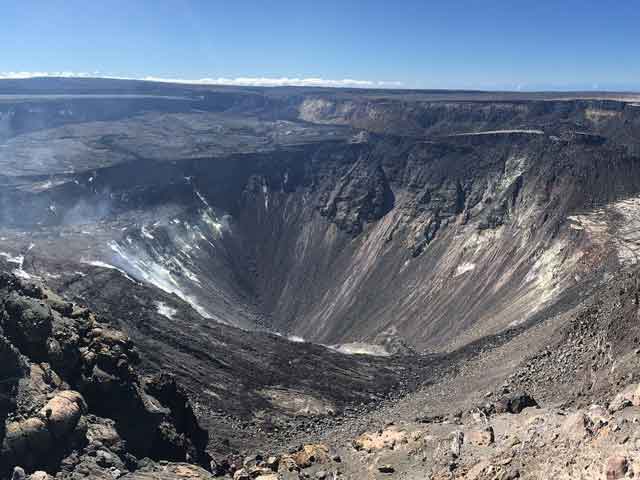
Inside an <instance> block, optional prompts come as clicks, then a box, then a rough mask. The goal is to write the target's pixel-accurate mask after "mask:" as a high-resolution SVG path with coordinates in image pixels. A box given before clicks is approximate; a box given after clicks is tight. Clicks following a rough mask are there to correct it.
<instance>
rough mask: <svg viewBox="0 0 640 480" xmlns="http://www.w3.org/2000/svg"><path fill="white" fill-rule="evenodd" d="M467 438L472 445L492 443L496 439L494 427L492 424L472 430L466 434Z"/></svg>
mask: <svg viewBox="0 0 640 480" xmlns="http://www.w3.org/2000/svg"><path fill="white" fill-rule="evenodd" d="M465 438H466V439H467V441H468V442H469V443H471V444H472V445H476V446H479V447H485V446H488V445H491V444H492V443H493V442H494V441H495V436H494V433H493V427H491V426H488V427H486V428H483V429H481V430H470V431H469V432H467V434H466V435H465Z"/></svg>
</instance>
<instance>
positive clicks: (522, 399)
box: [494, 392, 538, 414]
mask: <svg viewBox="0 0 640 480" xmlns="http://www.w3.org/2000/svg"><path fill="white" fill-rule="evenodd" d="M537 406H538V402H536V401H535V399H534V398H533V397H532V396H531V395H529V394H528V393H526V392H518V393H513V394H510V395H507V396H504V397H502V398H500V399H499V400H498V401H496V402H495V404H494V409H495V412H496V413H513V414H518V413H520V412H522V410H524V409H525V408H529V407H537Z"/></svg>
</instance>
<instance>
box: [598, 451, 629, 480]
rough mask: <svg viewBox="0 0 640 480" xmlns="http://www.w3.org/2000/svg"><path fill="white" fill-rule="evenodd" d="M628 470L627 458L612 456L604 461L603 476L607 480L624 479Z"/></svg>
mask: <svg viewBox="0 0 640 480" xmlns="http://www.w3.org/2000/svg"><path fill="white" fill-rule="evenodd" d="M628 469H629V462H628V460H627V457H625V456H623V455H612V456H610V457H609V458H607V460H606V461H605V464H604V476H605V478H606V479H607V480H617V479H619V478H624V477H625V474H626V473H627V470H628Z"/></svg>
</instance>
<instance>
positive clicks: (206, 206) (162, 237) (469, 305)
mask: <svg viewBox="0 0 640 480" xmlns="http://www.w3.org/2000/svg"><path fill="white" fill-rule="evenodd" d="M168 93H172V94H173V96H169V95H167V96H164V97H162V98H155V99H149V98H146V97H145V98H136V99H133V100H131V101H130V104H129V107H128V109H127V107H126V106H125V103H118V102H123V100H122V99H121V100H118V101H115V100H112V99H110V100H108V102H112V103H113V104H114V106H113V107H111V108H112V109H115V110H117V112H115V110H113V112H114V113H109V112H111V111H112V110H107V111H106V113H105V112H104V111H102V113H99V112H100V110H99V109H97V108H95V105H94V104H95V102H100V101H105V102H106V101H107V100H100V99H96V98H89V99H87V98H79V99H70V100H66V101H67V102H69V104H68V105H67V106H68V107H69V108H68V110H69V112H71V113H69V115H68V116H67V117H65V118H62V117H60V118H58V117H59V116H60V114H59V111H60V109H61V108H62V104H60V103H59V102H60V101H58V100H48V101H46V102H43V103H42V106H41V107H40V108H38V109H33V108H32V107H33V106H34V104H33V102H34V100H29V101H28V102H27V103H24V102H18V104H16V105H17V106H14V107H12V106H11V105H12V104H11V103H9V104H7V106H5V107H4V109H5V110H6V111H7V112H14V113H15V112H21V113H20V115H18V114H17V113H15V115H14V117H15V118H18V117H20V118H22V120H20V121H17V120H15V119H14V120H11V122H10V124H11V126H12V127H11V128H12V129H11V130H7V131H8V132H13V133H12V134H11V135H12V137H11V140H9V141H8V142H7V144H6V145H7V148H6V149H5V152H4V153H3V155H4V157H2V158H4V160H3V161H4V163H6V164H7V166H8V167H9V169H8V170H7V171H8V172H11V174H10V175H7V177H6V179H5V184H6V188H4V189H3V191H2V193H1V196H0V199H1V200H2V204H3V205H4V206H5V208H3V209H2V211H1V212H0V216H1V217H2V220H3V223H4V224H5V225H6V226H12V227H13V228H14V229H17V230H19V232H20V233H18V234H16V233H15V231H14V232H9V233H8V236H7V238H9V239H12V240H13V239H15V245H16V246H17V251H16V250H13V251H11V252H6V253H7V255H9V257H11V258H17V257H18V256H19V254H22V253H25V250H26V245H24V243H25V241H24V240H21V239H20V235H22V233H21V232H25V233H26V235H27V236H28V237H30V238H31V240H29V244H30V243H34V245H35V247H34V248H35V250H29V251H28V252H27V260H26V261H27V264H29V262H32V264H34V265H35V263H37V262H38V261H41V262H42V268H45V269H46V268H49V267H48V265H51V262H52V261H53V263H54V264H56V265H59V264H60V262H61V261H62V260H63V258H62V257H66V258H64V261H65V262H67V265H68V266H69V261H72V262H75V263H77V265H76V267H77V268H76V267H74V268H73V269H71V268H67V270H68V272H67V273H70V272H73V271H80V272H81V273H82V272H84V270H83V269H84V268H86V266H87V265H93V266H94V267H95V266H97V265H103V266H104V265H107V266H110V267H112V268H117V269H120V270H121V271H122V272H124V273H126V274H127V275H129V276H130V277H131V278H132V279H133V280H135V281H139V282H142V283H145V284H147V285H151V286H153V287H154V288H157V289H159V290H161V291H163V292H165V293H169V294H173V295H176V296H177V297H178V298H179V299H180V300H181V301H182V302H184V303H186V304H187V307H188V308H192V309H194V310H195V311H196V312H197V313H198V314H199V315H200V316H202V317H205V318H211V319H214V320H216V321H218V322H222V323H228V324H231V325H237V326H240V327H243V328H248V329H254V328H259V329H271V330H274V331H277V332H280V333H284V334H287V335H296V336H302V337H304V338H305V339H308V340H311V341H315V342H322V343H328V344H334V343H351V342H367V343H372V342H377V341H379V340H380V339H382V338H400V339H404V340H403V341H408V342H409V343H411V344H413V345H414V346H416V347H419V348H428V349H447V348H450V347H451V346H452V345H461V344H462V343H464V342H468V341H471V340H473V339H477V338H480V337H482V336H483V335H487V334H490V333H495V332H497V331H499V330H501V329H504V328H506V327H508V326H513V325H516V324H521V323H523V322H526V321H527V320H529V319H533V318H536V315H538V314H542V312H543V311H544V310H545V309H546V308H549V307H551V306H553V305H554V304H555V303H557V302H558V301H559V300H561V299H565V300H567V302H568V303H569V304H570V303H571V302H572V301H575V296H574V291H575V290H576V289H575V288H574V287H578V286H580V287H579V288H578V290H582V291H587V290H588V287H589V285H591V284H592V282H593V280H594V279H597V278H598V277H599V276H601V275H602V274H603V273H604V271H605V270H607V268H609V267H610V268H611V269H614V268H615V266H616V265H617V264H619V263H628V262H630V261H633V260H634V258H633V255H632V254H629V253H628V252H629V245H631V244H632V243H633V241H634V240H633V237H634V236H633V233H632V231H631V232H627V233H621V229H624V223H625V222H626V221H627V220H626V219H627V218H629V215H630V213H629V208H626V209H625V208H624V206H623V205H622V204H621V203H620V202H631V203H630V204H633V202H634V201H635V200H634V198H635V196H636V195H637V193H638V168H637V163H638V162H637V158H636V156H635V154H636V153H637V144H638V140H637V139H638V136H639V133H638V128H639V127H638V125H639V124H640V123H639V122H640V113H638V112H639V110H640V109H639V108H638V107H637V106H636V104H635V103H634V102H633V101H632V99H625V98H620V99H616V98H614V97H613V96H612V95H605V96H603V98H602V99H591V100H589V99H580V98H565V99H563V98H558V96H557V95H550V96H549V98H539V97H537V96H535V95H534V96H532V98H524V97H522V98H521V97H517V95H516V94H504V95H503V96H502V97H501V96H500V95H499V94H497V95H494V97H495V98H489V97H488V94H475V97H474V94H472V93H464V92H462V93H459V94H458V96H459V97H460V98H458V99H456V98H454V97H455V94H454V93H450V94H447V93H446V92H443V93H440V94H437V93H433V92H432V93H428V92H427V93H422V94H420V93H415V92H414V93H407V94H399V93H397V92H396V93H391V94H387V95H386V96H385V95H381V94H379V93H373V92H363V93H361V94H355V93H347V92H341V91H339V92H331V91H322V90H320V91H317V92H313V91H312V92H305V91H304V90H300V91H295V94H293V93H292V92H287V91H284V90H273V91H265V92H263V94H262V97H260V95H258V94H257V93H256V92H250V91H241V90H240V91H218V92H204V93H203V94H202V95H196V94H195V93H196V92H194V91H189V90H188V89H187V90H184V91H181V92H178V93H180V95H178V93H176V92H173V91H171V92H168ZM198 93H200V92H198ZM143 94H146V93H144V92H143ZM438 95H440V96H441V97H442V98H438ZM485 97H487V98H485ZM512 97H513V98H512ZM56 102H58V103H56ZM87 102H89V103H87ZM12 109H13V110H12ZM32 110H33V113H32V116H33V118H31V117H29V112H30V111H32ZM88 112H93V113H92V114H93V115H94V117H91V118H89V117H86V115H88V114H89V113H88ZM7 114H8V113H7ZM16 115H17V117H16ZM52 115H53V116H54V117H56V118H58V120H56V121H53V120H51V118H53V117H51V118H49V117H50V116H52ZM56 115H57V116H56ZM96 115H97V117H96ZM85 117H86V118H85ZM7 118H10V117H7ZM29 118H31V120H33V119H35V120H33V121H30V120H29ZM36 120H39V121H36ZM40 120H41V121H40ZM94 120H99V121H97V122H96V121H94ZM301 120H303V121H304V122H301ZM43 122H44V123H43ZM52 122H53V124H52V126H53V127H56V128H53V129H48V130H46V129H45V130H42V129H43V128H44V125H45V124H47V123H52ZM65 122H66V123H65ZM63 124H64V126H63V127H58V125H63ZM21 125H22V126H25V125H29V128H30V131H32V132H35V133H24V131H25V130H24V128H22V127H20V126H21ZM25 128H26V127H25ZM61 128H62V129H61ZM131 129H134V131H135V132H136V135H131V134H130V133H128V132H129V131H131ZM21 132H22V133H21ZM167 132H171V135H169V136H168V135H167ZM18 133H20V135H18ZM69 133H73V135H72V136H71V137H70V136H69ZM51 137H53V138H54V139H55V141H53V142H49V143H47V144H46V148H47V150H46V154H43V155H42V156H41V157H40V159H39V160H38V162H34V161H33V158H32V157H30V158H31V160H30V161H31V162H32V163H29V164H20V165H16V164H15V162H12V161H11V158H12V157H10V155H11V154H15V155H18V156H24V155H27V156H29V155H28V154H29V152H33V150H34V149H35V148H39V149H42V148H45V143H44V142H45V139H51ZM69 138H73V145H72V144H70V143H69V141H70V140H69ZM161 147H162V148H161ZM231 152H235V153H231ZM68 155H70V156H68ZM63 158H64V159H66V160H64V161H66V162H69V161H71V163H72V168H71V170H65V169H64V168H62V164H61V163H60V162H61V161H62V159H63ZM69 159H71V160H69ZM52 166H53V167H55V168H54V173H51V172H49V173H48V174H47V173H46V172H47V170H48V169H49V167H52ZM58 167H60V168H58ZM613 211H616V212H618V211H619V215H606V213H607V212H613ZM625 215H626V217H625ZM594 225H595V226H594ZM39 229H40V230H41V229H44V230H46V232H40V233H36V232H37V230H39ZM47 232H48V233H47ZM87 232H89V234H88V233H87ZM98 232H99V233H98ZM59 235H64V236H65V238H66V240H65V243H66V247H67V249H68V251H69V253H68V254H62V253H60V252H56V251H55V249H54V248H52V245H51V244H56V243H57V240H54V239H55V238H59V237H57V236H59ZM88 235H89V236H88ZM35 236H37V237H38V238H40V239H42V238H44V237H47V238H48V240H47V241H48V242H49V243H50V246H48V247H45V248H44V249H39V248H38V247H39V243H40V242H39V241H33V240H34V238H35ZM21 243H22V244H23V246H22V247H20V246H19V245H20V244H21ZM9 244H12V241H9ZM632 250H633V248H632V249H631V251H632ZM625 251H626V252H627V253H626V254H625V253H624V252H625ZM36 252H38V254H40V255H42V254H44V257H45V258H44V259H42V260H35V259H34V260H30V259H31V257H32V256H35V253H36ZM9 257H7V258H9ZM83 265H84V267H83ZM52 268H53V269H54V270H56V269H57V267H56V266H53V265H52ZM32 273H36V274H37V273H38V272H32ZM48 273H49V274H53V275H58V274H59V272H57V271H51V272H48ZM85 273H86V272H85ZM65 282H67V281H65ZM67 283H68V282H67ZM172 308H173V307H172Z"/></svg>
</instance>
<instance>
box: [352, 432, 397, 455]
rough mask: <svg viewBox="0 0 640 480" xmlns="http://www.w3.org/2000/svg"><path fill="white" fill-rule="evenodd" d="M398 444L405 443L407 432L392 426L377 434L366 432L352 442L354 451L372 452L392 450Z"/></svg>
mask: <svg viewBox="0 0 640 480" xmlns="http://www.w3.org/2000/svg"><path fill="white" fill-rule="evenodd" d="M400 443H407V432H406V431H404V430H401V429H400V428H399V427H397V426H395V425H392V426H391V427H389V428H385V429H384V430H380V431H378V432H373V433H370V432H367V433H363V434H362V435H360V436H359V437H358V438H356V439H355V440H354V441H353V446H354V448H355V449H356V450H365V451H367V452H372V451H374V450H383V449H388V450H391V449H393V448H394V447H395V446H396V445H398V444H400Z"/></svg>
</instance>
